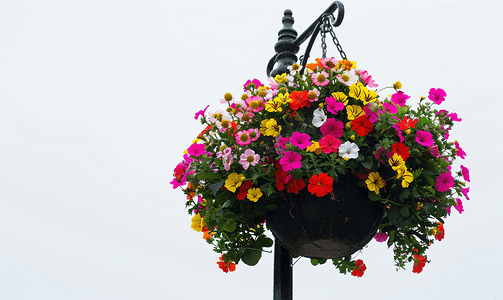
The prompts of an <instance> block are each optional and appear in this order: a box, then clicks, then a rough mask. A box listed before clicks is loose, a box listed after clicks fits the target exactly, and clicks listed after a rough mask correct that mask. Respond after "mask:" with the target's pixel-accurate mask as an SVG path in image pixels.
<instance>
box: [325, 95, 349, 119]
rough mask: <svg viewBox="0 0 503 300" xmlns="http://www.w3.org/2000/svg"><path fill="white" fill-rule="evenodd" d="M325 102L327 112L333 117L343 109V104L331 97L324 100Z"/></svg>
mask: <svg viewBox="0 0 503 300" xmlns="http://www.w3.org/2000/svg"><path fill="white" fill-rule="evenodd" d="M325 102H327V110H328V111H329V112H331V113H333V114H334V115H336V114H337V112H338V111H339V110H343V109H344V103H342V102H339V101H337V100H335V98H334V97H332V96H330V97H327V98H325Z"/></svg>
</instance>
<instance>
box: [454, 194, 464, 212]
mask: <svg viewBox="0 0 503 300" xmlns="http://www.w3.org/2000/svg"><path fill="white" fill-rule="evenodd" d="M456 202H457V203H458V204H457V205H453V207H454V208H455V209H456V210H457V211H458V212H459V214H461V213H463V212H464V211H465V209H464V208H463V201H461V199H459V198H456Z"/></svg>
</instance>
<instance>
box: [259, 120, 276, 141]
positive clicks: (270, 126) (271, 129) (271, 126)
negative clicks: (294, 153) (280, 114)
mask: <svg viewBox="0 0 503 300" xmlns="http://www.w3.org/2000/svg"><path fill="white" fill-rule="evenodd" d="M265 126H266V130H265V133H264V135H269V136H273V137H276V136H277V135H278V134H279V133H280V132H281V125H278V122H277V121H276V119H269V120H268V121H267V123H266V124H265ZM260 127H262V124H260Z"/></svg>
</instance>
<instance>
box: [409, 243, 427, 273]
mask: <svg viewBox="0 0 503 300" xmlns="http://www.w3.org/2000/svg"><path fill="white" fill-rule="evenodd" d="M414 251H416V252H417V249H414ZM427 262H428V261H427V260H426V257H424V256H422V255H419V254H416V255H414V266H413V267H412V272H413V273H417V274H419V273H421V272H422V271H423V268H424V266H425V265H426V263H427Z"/></svg>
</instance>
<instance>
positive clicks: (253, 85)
mask: <svg viewBox="0 0 503 300" xmlns="http://www.w3.org/2000/svg"><path fill="white" fill-rule="evenodd" d="M259 86H263V84H262V83H261V82H260V80H258V79H253V80H248V81H247V82H246V83H245V84H244V85H243V89H244V91H245V92H246V91H247V90H250V89H251V90H255V89H258V87H259Z"/></svg>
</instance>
